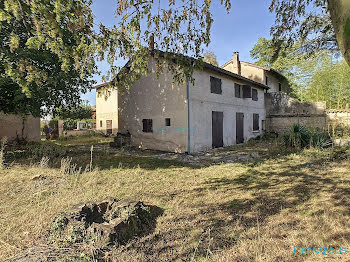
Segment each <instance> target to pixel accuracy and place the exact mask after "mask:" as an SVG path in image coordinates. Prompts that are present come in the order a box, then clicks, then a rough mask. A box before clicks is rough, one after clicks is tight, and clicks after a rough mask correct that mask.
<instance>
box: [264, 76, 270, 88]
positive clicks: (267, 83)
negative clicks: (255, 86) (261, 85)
mask: <svg viewBox="0 0 350 262" xmlns="http://www.w3.org/2000/svg"><path fill="white" fill-rule="evenodd" d="M265 85H267V86H268V85H269V78H268V77H267V76H265Z"/></svg>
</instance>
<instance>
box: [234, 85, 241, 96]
mask: <svg viewBox="0 0 350 262" xmlns="http://www.w3.org/2000/svg"><path fill="white" fill-rule="evenodd" d="M235 97H237V98H241V85H239V84H235Z"/></svg>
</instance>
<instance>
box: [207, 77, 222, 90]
mask: <svg viewBox="0 0 350 262" xmlns="http://www.w3.org/2000/svg"><path fill="white" fill-rule="evenodd" d="M210 92H211V93H213V94H219V95H221V94H222V90H221V79H220V78H216V77H213V76H211V77H210Z"/></svg>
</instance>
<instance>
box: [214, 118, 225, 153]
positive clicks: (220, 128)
mask: <svg viewBox="0 0 350 262" xmlns="http://www.w3.org/2000/svg"><path fill="white" fill-rule="evenodd" d="M223 119H224V113H223V112H216V111H213V112H212V146H213V148H216V147H223V146H224V142H223V137H224V123H223Z"/></svg>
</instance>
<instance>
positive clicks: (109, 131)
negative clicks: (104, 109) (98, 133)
mask: <svg viewBox="0 0 350 262" xmlns="http://www.w3.org/2000/svg"><path fill="white" fill-rule="evenodd" d="M112 133H113V129H112V120H106V134H107V135H110V134H112Z"/></svg>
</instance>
